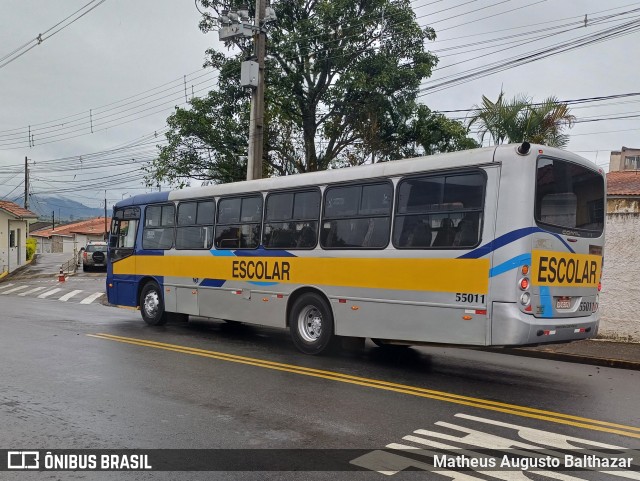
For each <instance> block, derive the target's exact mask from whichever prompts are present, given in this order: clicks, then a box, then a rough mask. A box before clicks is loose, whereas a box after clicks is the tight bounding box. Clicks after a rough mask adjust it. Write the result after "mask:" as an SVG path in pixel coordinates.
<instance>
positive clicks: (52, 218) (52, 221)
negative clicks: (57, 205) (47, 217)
mask: <svg viewBox="0 0 640 481" xmlns="http://www.w3.org/2000/svg"><path fill="white" fill-rule="evenodd" d="M51 229H52V230H56V211H55V210H52V211H51Z"/></svg>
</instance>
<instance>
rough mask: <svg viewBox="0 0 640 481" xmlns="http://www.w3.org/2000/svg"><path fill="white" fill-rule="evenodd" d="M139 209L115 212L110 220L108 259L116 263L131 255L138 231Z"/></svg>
mask: <svg viewBox="0 0 640 481" xmlns="http://www.w3.org/2000/svg"><path fill="white" fill-rule="evenodd" d="M139 217H140V209H138V208H127V209H122V210H117V211H116V213H115V214H114V216H113V219H111V233H110V237H109V259H110V260H111V261H112V262H113V261H117V260H119V259H122V258H124V257H127V256H130V255H132V254H133V249H134V247H135V243H136V234H137V230H138V220H139Z"/></svg>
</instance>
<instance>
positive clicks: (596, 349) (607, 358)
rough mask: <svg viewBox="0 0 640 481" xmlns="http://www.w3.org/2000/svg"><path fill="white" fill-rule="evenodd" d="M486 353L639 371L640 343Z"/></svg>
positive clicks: (577, 343)
mask: <svg viewBox="0 0 640 481" xmlns="http://www.w3.org/2000/svg"><path fill="white" fill-rule="evenodd" d="M486 350H488V351H491V352H502V353H504V354H511V355H514V356H526V357H536V358H541V359H552V360H556V361H567V362H577V363H581V364H591V365H593V366H606V367H615V368H620V369H633V370H636V371H640V343H637V342H619V341H610V340H607V339H589V340H586V341H575V342H570V343H566V344H547V345H544V346H538V347H518V348H487V349H486Z"/></svg>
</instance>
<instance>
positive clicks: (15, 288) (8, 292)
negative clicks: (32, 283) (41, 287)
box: [2, 286, 29, 295]
mask: <svg viewBox="0 0 640 481" xmlns="http://www.w3.org/2000/svg"><path fill="white" fill-rule="evenodd" d="M27 287H29V286H18V287H14V288H13V289H9V290H8V291H4V292H3V293H2V295H6V294H11V293H12V292H18V291H21V290H22V289H26V288H27Z"/></svg>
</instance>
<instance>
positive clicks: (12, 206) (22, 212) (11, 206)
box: [0, 200, 38, 219]
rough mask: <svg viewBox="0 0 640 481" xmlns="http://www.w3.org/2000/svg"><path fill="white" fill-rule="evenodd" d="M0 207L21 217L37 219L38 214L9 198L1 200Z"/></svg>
mask: <svg viewBox="0 0 640 481" xmlns="http://www.w3.org/2000/svg"><path fill="white" fill-rule="evenodd" d="M0 209H2V210H5V211H7V212H9V213H10V214H13V215H15V216H16V217H19V218H21V219H37V218H38V214H35V213H34V212H31V211H30V210H27V209H25V208H23V207H20V206H19V205H18V204H16V203H14V202H9V201H8V200H0Z"/></svg>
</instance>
